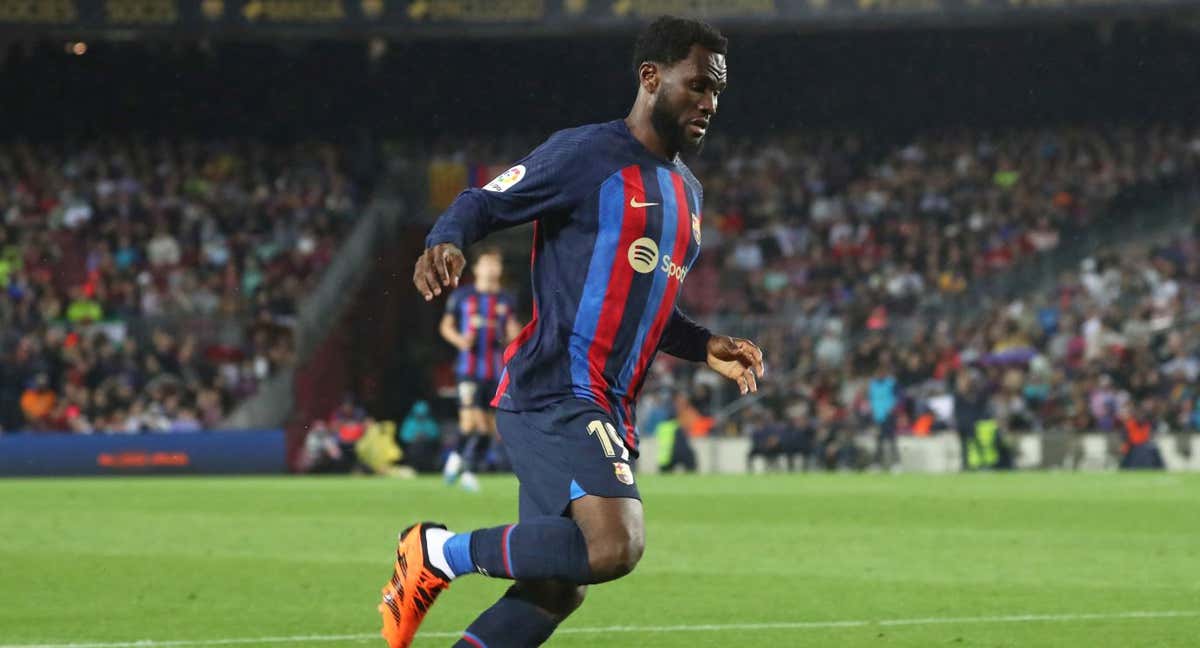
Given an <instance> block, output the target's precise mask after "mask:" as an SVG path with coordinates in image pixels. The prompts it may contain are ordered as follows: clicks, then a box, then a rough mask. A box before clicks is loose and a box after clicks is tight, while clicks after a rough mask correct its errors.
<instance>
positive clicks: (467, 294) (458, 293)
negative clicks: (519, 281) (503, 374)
mask: <svg viewBox="0 0 1200 648" xmlns="http://www.w3.org/2000/svg"><path fill="white" fill-rule="evenodd" d="M514 303H515V302H514V300H513V298H512V297H511V296H510V295H509V294H508V293H504V292H492V293H488V292H480V291H479V290H477V289H476V288H475V286H461V287H459V288H458V289H456V290H455V291H454V292H452V293H450V297H449V299H447V300H446V314H447V315H450V316H451V317H453V318H454V323H455V327H456V328H457V329H458V332H459V334H461V335H463V336H464V337H468V338H474V340H475V343H474V344H472V345H471V347H470V348H469V349H465V350H462V349H460V350H459V352H458V360H457V361H456V362H455V364H454V373H455V375H457V376H458V377H459V379H462V380H477V381H481V382H489V381H493V380H499V378H500V371H501V364H502V362H501V356H502V353H503V351H502V350H503V348H504V345H503V341H504V335H505V331H507V330H508V320H509V318H511V317H512V316H513V304H514Z"/></svg>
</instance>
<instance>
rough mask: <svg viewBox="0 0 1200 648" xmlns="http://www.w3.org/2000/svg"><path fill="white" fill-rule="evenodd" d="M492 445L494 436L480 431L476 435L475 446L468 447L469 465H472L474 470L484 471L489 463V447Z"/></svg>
mask: <svg viewBox="0 0 1200 648" xmlns="http://www.w3.org/2000/svg"><path fill="white" fill-rule="evenodd" d="M491 445H492V437H491V436H489V435H487V434H484V433H482V432H480V433H479V434H476V435H475V446H474V447H468V448H467V452H469V453H470V454H469V455H468V456H467V465H468V466H470V467H471V471H472V472H483V469H484V468H485V467H486V465H487V453H488V448H490V447H491Z"/></svg>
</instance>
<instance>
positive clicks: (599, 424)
mask: <svg viewBox="0 0 1200 648" xmlns="http://www.w3.org/2000/svg"><path fill="white" fill-rule="evenodd" d="M587 431H588V434H592V435H595V436H596V438H597V439H600V447H601V448H603V449H604V456H606V457H615V456H617V450H616V448H617V447H620V448H621V461H629V448H626V447H625V442H624V441H622V440H621V437H620V436H618V435H617V430H616V428H614V427H613V424H612V423H609V422H608V421H601V420H600V419H596V420H595V421H592V422H591V423H588V426H587ZM614 444H615V445H614Z"/></svg>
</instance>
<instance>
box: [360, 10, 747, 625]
mask: <svg viewBox="0 0 1200 648" xmlns="http://www.w3.org/2000/svg"><path fill="white" fill-rule="evenodd" d="M725 52H726V40H725V38H724V37H723V36H722V35H721V34H720V33H719V32H717V31H716V30H715V29H713V28H712V27H710V26H708V25H707V24H705V23H703V22H700V21H696V20H688V19H682V18H672V17H663V18H660V19H658V20H655V21H654V22H653V23H651V24H650V25H649V26H648V27H647V28H646V30H645V31H643V32H642V34H641V35H639V37H638V40H637V43H636V45H635V46H634V60H633V68H634V71H635V73H636V79H637V97H636V99H635V100H634V104H633V107H632V109H631V110H630V112H629V115H628V116H627V117H626V118H624V119H619V120H614V121H610V122H605V123H600V124H590V125H587V126H580V127H578V128H571V129H568V130H564V131H559V132H557V133H555V134H553V135H551V136H550V138H549V139H548V140H546V142H545V143H543V144H542V145H541V146H539V147H538V148H537V149H535V150H534V151H533V152H532V153H530V154H529V155H527V156H526V157H525V158H523V159H521V160H519V161H518V162H517V164H516V165H514V166H513V167H512V168H510V169H509V170H508V171H505V172H504V173H502V174H501V175H500V176H498V177H497V178H496V179H495V180H493V181H492V182H491V183H489V184H488V185H486V186H485V187H483V188H482V189H469V190H467V191H465V192H463V193H462V194H460V195H459V197H458V198H457V199H455V201H454V203H453V204H452V205H450V207H449V209H447V210H446V212H445V213H444V214H442V216H441V217H440V218H439V219H438V221H437V224H436V225H434V227H433V230H432V231H431V232H430V233H429V236H428V237H427V238H426V241H425V245H426V250H425V252H424V253H423V254H422V255H421V258H420V259H419V260H418V261H417V265H416V268H415V270H414V273H413V281H414V283H415V284H416V287H417V290H418V291H420V292H421V293H422V295H424V297H425V299H426V300H432V299H433V298H434V297H435V296H437V295H440V294H441V293H442V290H443V288H449V287H452V286H457V285H458V277H459V275H460V274H461V272H462V270H463V267H464V266H465V265H466V259H465V258H464V257H463V253H462V251H463V250H465V249H466V248H467V247H468V246H470V245H471V244H472V243H475V242H476V241H479V240H480V239H482V238H484V237H485V236H487V235H488V234H490V233H492V232H495V231H497V230H500V229H504V228H507V227H512V226H515V225H519V224H522V223H528V222H533V223H534V226H533V255H532V262H531V265H532V268H531V272H530V275H531V279H532V283H533V317H532V319H531V321H530V322H529V324H527V325H526V326H525V328H524V329H522V331H521V333H520V334H519V335H518V336H517V338H516V339H515V340H513V342H512V344H510V345H509V347H508V348H507V349H506V350H505V352H504V363H505V368H504V370H503V371H502V373H501V376H500V385H499V387H498V389H497V392H496V397H495V399H494V400H493V401H492V403H493V405H495V406H496V408H497V410H498V411H497V414H496V423H497V428H498V432H499V435H500V438H501V439H503V441H504V445H505V448H506V449H507V451H508V454H509V459H510V460H511V462H512V465H513V471H514V472H515V473H516V475H517V478H518V480H519V482H520V495H519V500H520V510H519V518H520V521H519V522H517V523H516V524H506V525H502V526H497V527H492V528H486V529H478V530H475V531H472V532H469V533H458V534H455V533H451V532H450V531H448V530H447V529H446V528H445V527H444V526H442V525H439V524H433V523H429V522H424V523H420V524H415V525H413V526H411V527H409V528H408V529H406V530H405V531H404V532H403V533H402V534H401V538H400V545H399V547H398V549H397V553H396V561H395V566H394V569H393V573H392V578H391V580H390V581H389V582H388V583H387V584H386V585H385V586H384V588H383V601H382V602H381V603H380V604H379V611H380V614H381V615H382V618H383V636H384V637H385V638H386V639H387V641H388V644H389V645H390V646H391V648H405V647H407V646H409V645H410V644H411V642H412V638H413V636H414V635H415V634H416V631H417V627H418V626H419V625H420V623H421V621H422V620H423V619H424V617H425V614H426V612H427V610H428V609H429V606H430V605H432V604H433V602H434V599H435V598H436V597H437V596H438V594H439V593H440V592H442V591H443V590H444V589H445V588H446V587H448V586H449V585H450V582H451V581H452V580H453V579H455V578H458V577H462V576H465V575H467V574H472V573H480V574H484V575H487V576H492V577H496V578H507V579H511V580H515V581H516V584H514V585H513V586H512V587H511V588H509V590H508V592H507V593H506V594H505V595H504V596H503V597H502V598H501V599H500V600H499V601H497V602H496V603H495V604H494V605H493V606H492V607H490V608H488V609H487V610H486V611H484V612H483V614H481V615H480V616H479V617H478V618H477V619H476V620H475V621H474V622H473V623H472V624H471V625H470V626H469V627H468V628H467V630H466V631H465V632H464V633H463V636H462V638H461V639H460V640H459V642H458V643H457V644H455V645H456V646H458V647H459V648H524V647H526V646H538V645H541V644H542V643H543V642H545V641H546V640H547V639H548V638H549V637H550V635H551V634H552V633H553V632H554V629H555V628H556V627H558V624H559V623H560V622H561V621H562V620H563V619H565V618H566V617H567V616H568V615H569V614H570V613H571V612H572V611H573V610H575V609H576V608H577V607H578V606H579V605H581V604H582V602H583V596H584V592H585V590H586V586H587V585H590V584H595V583H603V582H606V581H609V580H613V579H616V578H620V577H622V576H624V575H625V574H628V573H629V572H630V571H632V570H633V568H634V566H635V565H636V564H637V563H638V561H639V560H640V559H641V556H642V552H643V548H644V546H645V529H644V521H643V511H642V502H641V497H640V495H639V494H638V489H637V486H636V484H635V483H634V474H633V470H632V466H631V462H632V460H633V459H634V458H635V457H636V456H637V452H638V449H637V443H638V430H637V418H636V412H635V403H636V401H637V395H638V392H639V391H640V390H641V388H642V383H643V382H644V380H645V378H646V375H647V369H648V368H649V366H650V363H651V362H652V361H653V359H654V356H655V355H656V354H657V353H658V352H659V351H662V352H665V353H668V354H670V355H673V356H677V357H679V358H683V359H685V360H691V361H694V362H704V363H706V364H707V366H708V367H709V368H710V369H712V370H713V371H715V372H717V373H718V374H720V375H723V376H725V377H727V378H729V379H731V380H734V381H736V382H737V384H738V386H739V388H740V390H741V392H742V393H743V394H744V393H747V392H752V391H755V390H756V389H757V382H756V377H761V376H762V373H763V365H762V352H761V351H760V350H759V349H758V347H757V346H755V345H754V344H753V343H752V342H750V341H749V340H742V339H737V338H732V337H728V336H722V335H714V334H712V333H711V332H709V331H708V330H707V329H705V328H704V327H702V326H700V325H698V324H697V323H695V322H693V321H692V320H691V319H689V318H688V317H687V316H685V315H684V314H683V313H682V312H680V310H679V309H678V308H677V306H676V302H677V300H678V297H679V291H680V289H681V288H682V287H683V283H684V281H685V280H686V278H687V274H688V271H689V270H690V269H691V267H692V264H694V263H695V261H696V257H697V255H698V254H699V253H700V243H701V241H700V239H701V236H700V232H701V220H702V218H703V191H702V189H701V187H700V183H699V182H698V181H697V180H696V178H695V177H694V176H693V175H692V173H691V172H690V171H689V170H688V168H687V166H686V165H685V164H684V163H683V162H682V161H681V160H680V158H679V155H680V154H681V153H683V154H695V153H698V152H699V150H700V148H701V146H702V144H703V142H704V136H705V134H706V132H707V130H708V127H709V121H710V120H711V119H712V117H713V115H715V114H716V112H717V101H718V95H719V94H720V93H721V92H722V91H723V90H724V89H725V85H726V68H725Z"/></svg>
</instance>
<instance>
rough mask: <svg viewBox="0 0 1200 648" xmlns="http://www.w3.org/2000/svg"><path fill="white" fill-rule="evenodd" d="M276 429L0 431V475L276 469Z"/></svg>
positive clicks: (279, 435)
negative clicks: (103, 432) (83, 432)
mask: <svg viewBox="0 0 1200 648" xmlns="http://www.w3.org/2000/svg"><path fill="white" fill-rule="evenodd" d="M286 470H287V465H286V461H285V451H284V434H283V431H282V430H247V431H240V430H239V431H236V432H197V433H190V434H139V435H101V434H96V435H86V436H85V435H77V434H9V435H0V477H15V476H70V475H177V474H190V475H218V474H241V475H244V474H253V473H282V472H286Z"/></svg>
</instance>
